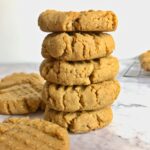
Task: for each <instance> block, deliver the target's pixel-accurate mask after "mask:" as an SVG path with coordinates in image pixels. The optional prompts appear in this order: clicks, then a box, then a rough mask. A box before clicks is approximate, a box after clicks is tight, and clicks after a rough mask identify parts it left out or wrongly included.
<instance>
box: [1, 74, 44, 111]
mask: <svg viewBox="0 0 150 150" xmlns="http://www.w3.org/2000/svg"><path fill="white" fill-rule="evenodd" d="M43 83H44V80H43V79H42V78H41V77H40V75H38V74H35V73H31V74H26V73H14V74H12V75H9V76H6V77H5V78H3V79H1V81H0V114H27V113H30V112H35V111H37V110H38V108H40V107H41V104H42V100H41V91H42V88H43ZM42 105H43V104H42Z"/></svg>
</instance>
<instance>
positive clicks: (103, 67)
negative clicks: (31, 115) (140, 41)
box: [40, 56, 119, 85]
mask: <svg viewBox="0 0 150 150" xmlns="http://www.w3.org/2000/svg"><path fill="white" fill-rule="evenodd" d="M118 71H119V62H118V60H117V58H115V57H112V56H109V57H104V58H101V59H95V60H90V61H82V62H65V61H57V60H54V59H46V60H44V61H43V62H42V64H41V66H40V73H41V76H42V77H44V79H45V80H47V81H49V82H51V83H55V84H60V85H89V84H92V83H99V82H102V81H106V80H112V79H114V78H115V77H116V75H117V73H118Z"/></svg>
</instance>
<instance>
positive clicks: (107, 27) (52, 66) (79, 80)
mask: <svg viewBox="0 0 150 150" xmlns="http://www.w3.org/2000/svg"><path fill="white" fill-rule="evenodd" d="M38 23H39V26H40V28H41V30H42V31H45V32H53V33H50V34H49V35H47V36H46V38H45V39H44V41H43V44H42V56H43V57H44V58H45V60H44V61H43V62H42V64H41V66H40V73H41V75H42V77H44V79H45V80H46V83H45V85H44V88H43V94H42V95H43V100H44V102H45V103H46V109H45V119H46V120H49V121H52V122H55V123H57V124H59V125H61V126H63V127H65V128H67V129H68V130H70V131H72V132H75V133H82V132H87V131H90V130H94V129H97V128H102V127H104V126H106V125H108V124H109V123H110V122H111V120H112V109H111V107H110V106H111V104H112V103H113V102H114V101H115V99H116V98H117V96H118V94H119V92H120V85H119V83H118V81H116V80H115V77H116V75H117V73H118V70H119V62H118V59H117V58H115V57H113V56H111V53H112V52H113V50H114V49H115V42H114V40H113V37H112V36H111V35H110V34H107V33H103V32H109V31H115V30H116V28H117V17H116V15H115V14H114V13H113V12H112V11H82V12H60V11H55V10H47V11H45V12H43V13H42V14H41V15H40V17H39V20H38Z"/></svg>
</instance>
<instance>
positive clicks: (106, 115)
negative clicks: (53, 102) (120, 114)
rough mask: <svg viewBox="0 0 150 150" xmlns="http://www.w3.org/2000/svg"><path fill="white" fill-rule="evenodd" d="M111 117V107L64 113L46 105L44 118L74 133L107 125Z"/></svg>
mask: <svg viewBox="0 0 150 150" xmlns="http://www.w3.org/2000/svg"><path fill="white" fill-rule="evenodd" d="M112 118H113V114H112V109H111V108H110V107H106V108H103V109H100V110H95V111H83V112H74V113H64V112H59V111H55V110H51V109H49V108H48V107H47V106H46V110H45V119H46V120H48V121H51V122H54V123H57V124H59V125H60V126H62V127H64V128H67V129H68V130H69V131H71V132H74V133H84V132H88V131H91V130H95V129H98V128H103V127H105V126H107V125H108V124H109V123H110V122H111V121H112Z"/></svg>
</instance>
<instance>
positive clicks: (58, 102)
mask: <svg viewBox="0 0 150 150" xmlns="http://www.w3.org/2000/svg"><path fill="white" fill-rule="evenodd" d="M119 92H120V85H119V82H118V81H115V80H114V81H105V82H102V83H98V84H91V85H88V86H59V85H56V84H50V83H46V84H45V86H44V89H43V92H42V97H43V100H44V101H45V103H46V104H47V106H48V107H49V108H51V109H54V110H57V111H64V112H75V111H83V110H97V109H100V108H103V107H105V106H108V105H111V104H112V103H113V102H114V101H115V99H116V98H117V96H118V95H119Z"/></svg>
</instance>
